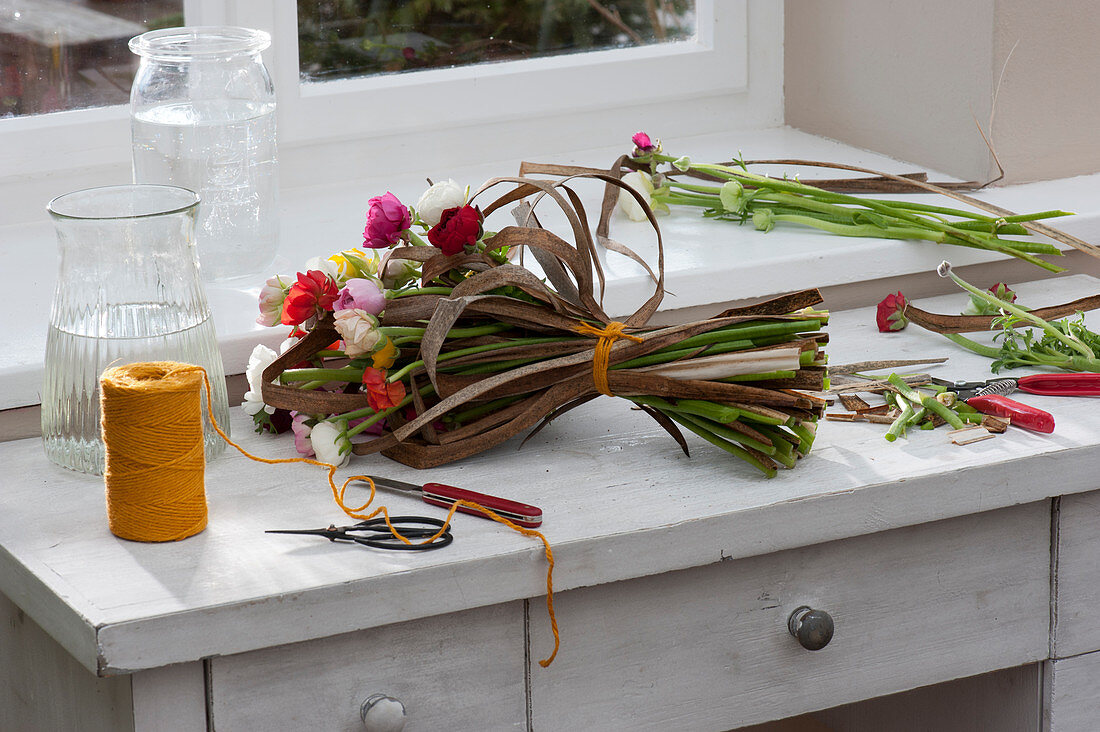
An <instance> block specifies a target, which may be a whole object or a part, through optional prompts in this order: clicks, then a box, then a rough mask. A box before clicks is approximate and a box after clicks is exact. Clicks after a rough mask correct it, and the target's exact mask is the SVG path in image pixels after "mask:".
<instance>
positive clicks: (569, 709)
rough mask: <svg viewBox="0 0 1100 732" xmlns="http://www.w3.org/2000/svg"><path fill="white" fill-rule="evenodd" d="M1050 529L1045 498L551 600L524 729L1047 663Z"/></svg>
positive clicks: (684, 720) (734, 720)
mask: <svg viewBox="0 0 1100 732" xmlns="http://www.w3.org/2000/svg"><path fill="white" fill-rule="evenodd" d="M1049 534H1050V513H1049V504H1047V503H1045V502H1043V503H1036V504H1029V505H1026V506H1017V507H1013V508H1008V509H1003V510H999V511H992V512H988V513H984V514H977V515H974V516H968V517H963V518H958V519H950V520H946V521H940V522H936V523H931V524H925V525H921V526H915V527H909V528H903V529H895V530H892V531H887V532H882V533H879V534H872V535H868V536H863V537H856V538H852V539H846V540H843V541H836V542H830V543H827V544H822V545H818V546H811V547H807V548H803V549H796V550H790V551H784V552H779V553H775V554H771V555H765V556H760V557H754V558H750V559H744V560H738V561H723V562H719V563H717V564H713V565H708V566H705V567H699V568H695V569H689V570H683V571H680V572H674V573H670V574H666V575H659V576H655V577H648V578H642V579H637V580H630V581H625V582H619V583H613V584H608V585H601V586H598V587H591V588H584V589H579V590H574V591H570V592H564V593H561V594H559V595H556V596H555V598H554V599H555V608H556V609H557V616H558V619H559V622H560V623H561V635H562V646H561V651H560V653H559V655H558V658H557V660H555V661H554V664H553V665H552V666H551V667H550V668H549V669H545V670H543V669H541V668H537V667H536V668H533V669H532V671H531V676H532V694H531V703H532V714H533V720H534V729H536V730H538V731H539V732H546V731H547V730H577V729H594V728H597V727H598V728H599V729H601V730H612V729H630V730H643V729H645V730H648V729H664V730H667V729H692V730H706V729H716V730H725V729H730V728H733V727H739V726H742V725H746V724H752V723H757V722H762V721H766V720H770V719H778V718H782V717H788V716H792V715H795V714H801V713H804V712H808V711H812V710H815V709H823V708H826V707H831V706H834V705H837V704H842V703H846V702H850V701H856V700H859V699H866V698H872V697H876V696H881V695H883V694H888V693H893V692H896V691H901V690H904V689H909V688H914V687H917V686H922V685H925V684H931V683H935V682H939V681H945V680H948V679H953V678H960V677H963V676H969V675H973V674H977V673H982V672H984V671H988V670H992V669H997V668H1004V667H1008V666H1014V665H1018V664H1022V663H1026V662H1030V661H1034V660H1037V659H1041V658H1045V657H1046V655H1047V645H1048V630H1049V600H1048V598H1049V575H1050V564H1049V558H1050V544H1049ZM716 553H717V551H716ZM801 605H809V606H811V607H813V608H817V609H821V610H825V611H826V612H828V613H829V614H830V615H831V616H832V618H833V620H834V621H835V628H836V630H835V635H834V637H833V639H832V641H831V642H830V643H829V644H828V645H827V646H826V647H825V648H823V649H822V650H819V651H807V650H805V649H803V648H802V647H801V646H800V645H799V644H798V642H796V640H795V639H794V638H793V637H791V635H790V634H789V632H788V631H787V620H788V617H789V616H790V614H791V612H792V611H793V610H795V609H796V608H797V607H799V606H801ZM533 641H534V644H533V645H534V648H533V651H532V657H533V658H541V657H543V656H542V655H541V654H545V652H546V651H547V650H548V649H547V647H546V643H545V640H544V638H542V636H541V635H540V634H534V638H533Z"/></svg>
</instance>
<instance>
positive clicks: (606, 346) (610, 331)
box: [573, 320, 643, 396]
mask: <svg viewBox="0 0 1100 732" xmlns="http://www.w3.org/2000/svg"><path fill="white" fill-rule="evenodd" d="M625 327H626V326H625V325H623V324H622V323H620V322H618V321H617V320H613V321H611V322H610V323H608V324H607V326H606V327H604V328H597V327H596V326H594V325H589V324H588V323H581V324H580V325H579V326H577V327H576V328H574V329H573V330H575V331H576V332H578V333H580V334H581V335H588V336H592V337H594V338H599V341H597V342H596V350H595V352H594V353H593V354H592V381H593V382H595V384H596V390H597V391H599V392H600V393H601V394H604V395H606V396H614V395H613V394H612V393H611V386H610V385H609V384H608V383H607V368H608V366H609V365H610V364H611V346H612V345H614V343H615V341H616V340H618V339H619V338H626V339H628V340H631V341H634V342H635V343H641V342H642V340H643V339H642V338H640V337H638V336H636V335H630V334H629V333H623V328H625Z"/></svg>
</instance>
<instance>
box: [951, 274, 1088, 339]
mask: <svg viewBox="0 0 1100 732" xmlns="http://www.w3.org/2000/svg"><path fill="white" fill-rule="evenodd" d="M947 276H948V277H950V278H951V279H952V280H953V281H954V282H955V284H956V285H958V286H959V287H961V288H963V289H964V290H966V291H967V292H969V293H970V294H972V295H977V296H978V297H979V298H981V299H982V300H984V301H985V302H987V303H989V304H990V305H992V306H994V307H997V308H1000V309H1001V310H1003V311H1004V312H1006V313H1012V314H1013V315H1015V316H1016V317H1017V318H1019V319H1021V320H1026V321H1028V322H1029V323H1033V324H1035V325H1036V326H1038V327H1040V328H1042V329H1043V331H1044V332H1046V333H1047V334H1049V335H1050V336H1051V337H1052V338H1055V339H1057V340H1059V341H1061V342H1062V343H1064V344H1066V345H1067V346H1068V347H1070V348H1072V349H1073V350H1074V351H1077V352H1078V353H1079V354H1081V355H1082V356H1084V357H1085V358H1088V359H1092V358H1095V357H1096V354H1094V353H1093V352H1092V349H1091V348H1089V347H1088V346H1086V345H1085V344H1084V343H1082V342H1081V340H1080V339H1079V338H1077V337H1075V336H1072V335H1067V334H1065V333H1063V332H1062V331H1060V330H1059V329H1057V328H1055V327H1054V326H1053V325H1051V324H1050V323H1048V322H1047V321H1045V320H1043V319H1042V318H1040V317H1038V316H1037V315H1032V314H1031V313H1030V312H1028V311H1027V310H1024V309H1023V308H1021V307H1019V306H1018V305H1013V304H1012V303H1010V302H1008V301H1007V300H1002V299H1001V298H999V297H997V296H996V295H994V294H993V293H992V292H990V291H989V290H982V289H980V288H977V287H975V286H974V285H972V284H970V283H969V282H967V281H966V280H964V279H963V278H962V277H959V276H958V275H957V274H955V273H954V272H952V271H951V270H950V269H948V270H947Z"/></svg>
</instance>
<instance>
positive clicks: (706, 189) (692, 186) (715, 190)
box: [667, 178, 722, 196]
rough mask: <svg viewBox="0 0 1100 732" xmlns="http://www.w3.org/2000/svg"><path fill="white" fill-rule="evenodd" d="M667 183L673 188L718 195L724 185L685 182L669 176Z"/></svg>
mask: <svg viewBox="0 0 1100 732" xmlns="http://www.w3.org/2000/svg"><path fill="white" fill-rule="evenodd" d="M667 183H668V185H669V186H671V187H672V188H680V189H682V190H685V191H691V192H692V193H707V194H711V195H714V196H717V195H719V194H720V193H721V192H722V186H704V185H699V184H698V183H685V182H683V181H680V180H676V179H675V178H669V179H668V180H667Z"/></svg>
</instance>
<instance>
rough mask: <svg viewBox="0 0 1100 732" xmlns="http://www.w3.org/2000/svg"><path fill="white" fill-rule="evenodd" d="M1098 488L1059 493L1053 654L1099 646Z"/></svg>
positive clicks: (1099, 522) (1087, 650)
mask: <svg viewBox="0 0 1100 732" xmlns="http://www.w3.org/2000/svg"><path fill="white" fill-rule="evenodd" d="M1097 558H1100V491H1092V492H1090V493H1078V494H1076V495H1072V496H1062V498H1061V499H1060V500H1059V509H1058V562H1057V576H1056V578H1055V585H1054V586H1055V594H1054V601H1055V609H1056V612H1055V615H1054V617H1055V625H1054V656H1055V657H1056V658H1064V657H1066V656H1074V655H1077V654H1080V653H1089V652H1091V651H1096V650H1100V624H1097V622H1096V608H1097V607H1098V604H1100V562H1098V561H1097Z"/></svg>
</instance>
